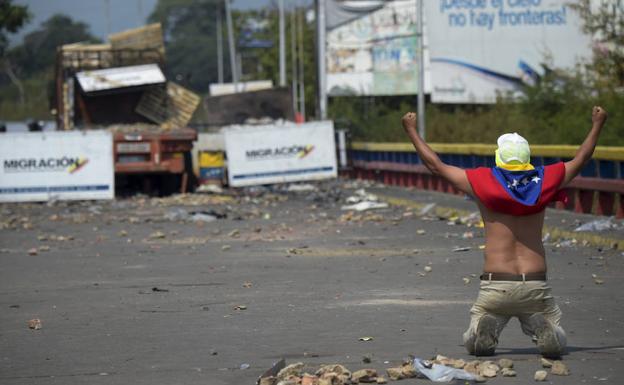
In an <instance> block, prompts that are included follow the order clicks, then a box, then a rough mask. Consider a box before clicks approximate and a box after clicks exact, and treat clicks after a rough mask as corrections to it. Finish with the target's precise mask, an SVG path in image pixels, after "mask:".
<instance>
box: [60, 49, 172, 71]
mask: <svg viewBox="0 0 624 385" xmlns="http://www.w3.org/2000/svg"><path fill="white" fill-rule="evenodd" d="M59 52H60V55H61V65H62V67H63V68H69V69H73V70H90V69H99V68H111V67H123V66H129V65H140V64H151V63H161V62H162V61H163V55H162V54H161V53H160V51H158V50H157V49H113V47H112V45H111V44H80V43H78V44H66V45H64V46H62V47H61V48H60V50H59Z"/></svg>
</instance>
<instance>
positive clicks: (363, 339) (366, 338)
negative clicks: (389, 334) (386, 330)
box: [359, 337, 373, 342]
mask: <svg viewBox="0 0 624 385" xmlns="http://www.w3.org/2000/svg"><path fill="white" fill-rule="evenodd" d="M359 340H360V341H365V342H367V341H372V340H373V337H360V338H359Z"/></svg>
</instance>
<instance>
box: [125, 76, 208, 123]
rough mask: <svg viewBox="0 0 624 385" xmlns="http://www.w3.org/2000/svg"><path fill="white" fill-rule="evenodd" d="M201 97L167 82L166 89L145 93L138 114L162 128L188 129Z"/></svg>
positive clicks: (140, 101) (156, 89)
mask: <svg viewBox="0 0 624 385" xmlns="http://www.w3.org/2000/svg"><path fill="white" fill-rule="evenodd" d="M199 101H200V97H199V95H197V94H195V93H194V92H192V91H189V90H187V89H186V88H184V87H182V86H180V85H178V84H175V83H173V82H167V87H166V89H162V88H153V89H151V90H148V91H145V92H144V93H143V95H142V96H141V100H139V104H138V105H137V108H136V112H137V113H139V114H141V115H143V116H145V117H146V118H148V119H149V120H151V121H153V122H155V123H157V124H159V125H160V126H161V127H162V128H165V129H171V128H182V127H186V125H187V124H188V122H189V121H190V120H191V118H192V117H193V113H194V112H195V110H196V109H197V106H198V105H199Z"/></svg>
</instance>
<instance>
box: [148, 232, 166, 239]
mask: <svg viewBox="0 0 624 385" xmlns="http://www.w3.org/2000/svg"><path fill="white" fill-rule="evenodd" d="M166 236H167V234H165V233H163V232H162V231H155V232H153V233H151V234H150V236H149V238H150V239H163V238H165V237H166Z"/></svg>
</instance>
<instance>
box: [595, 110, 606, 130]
mask: <svg viewBox="0 0 624 385" xmlns="http://www.w3.org/2000/svg"><path fill="white" fill-rule="evenodd" d="M606 121H607V111H605V109H604V108H602V107H600V106H594V108H593V109H592V123H594V124H599V125H600V126H602V125H603V124H604V123H605V122H606Z"/></svg>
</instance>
